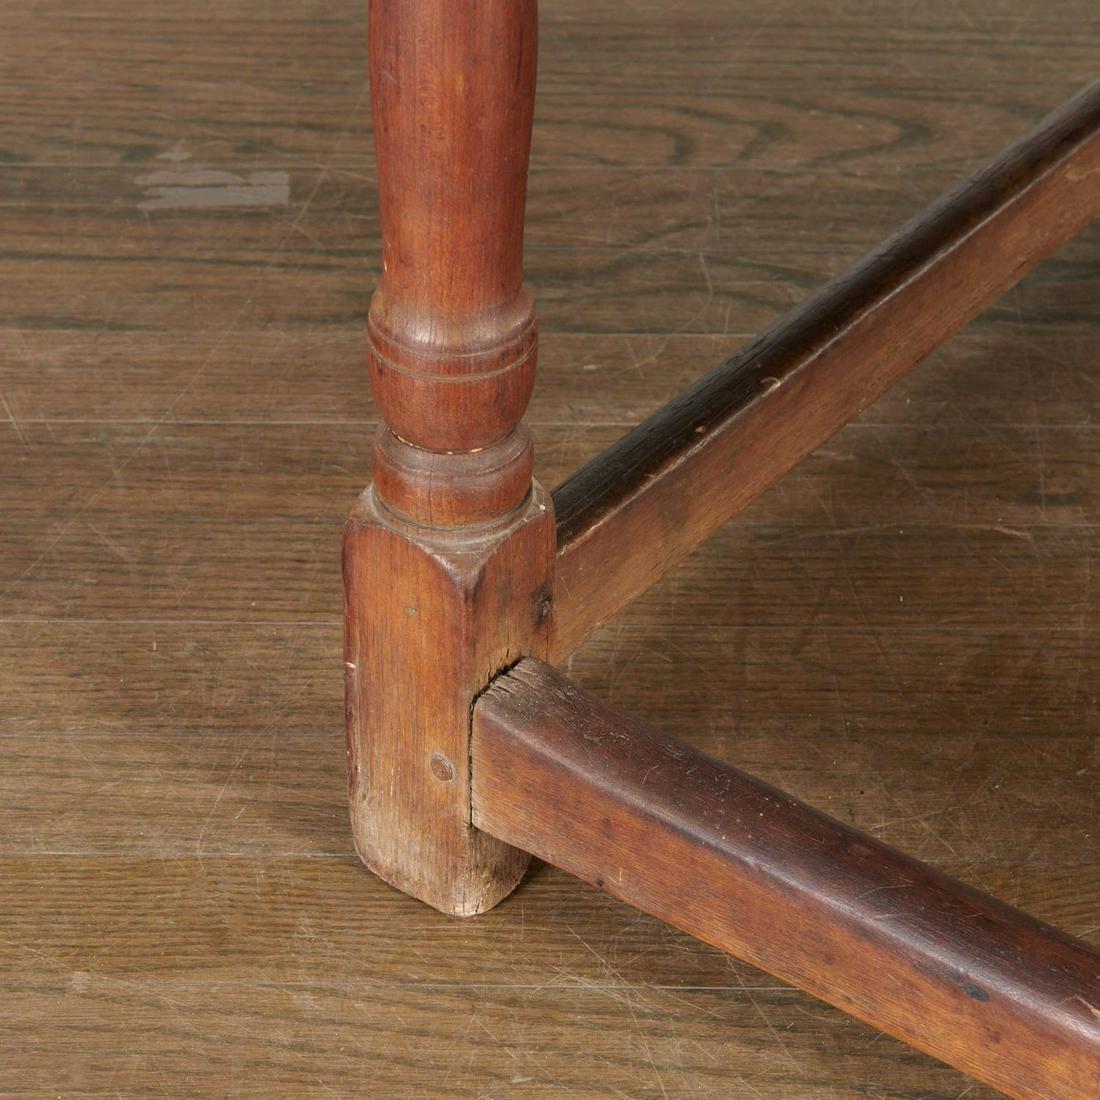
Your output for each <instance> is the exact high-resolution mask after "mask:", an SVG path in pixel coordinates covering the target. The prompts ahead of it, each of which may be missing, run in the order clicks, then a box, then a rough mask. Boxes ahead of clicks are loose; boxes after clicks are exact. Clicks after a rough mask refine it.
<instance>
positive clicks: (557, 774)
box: [470, 659, 1100, 1100]
mask: <svg viewBox="0 0 1100 1100" xmlns="http://www.w3.org/2000/svg"><path fill="white" fill-rule="evenodd" d="M471 744H472V748H471V763H470V774H471V781H472V784H473V815H474V817H473V819H474V823H475V824H476V825H478V826H479V827H480V828H482V829H484V830H486V831H487V832H489V833H490V834H491V835H493V836H496V837H499V838H500V839H501V840H504V841H506V842H507V843H510V844H514V845H515V846H516V847H518V848H522V849H524V850H525V851H530V852H532V853H534V854H536V855H538V856H540V857H541V858H543V859H545V860H547V861H549V862H550V863H553V864H554V865H555V866H558V867H561V868H563V869H565V870H567V871H570V872H572V873H573V874H575V875H579V876H580V877H581V878H583V879H585V880H586V881H588V882H591V883H593V884H594V885H595V886H598V887H599V888H600V889H604V890H607V891H608V892H609V893H611V894H613V895H614V896H615V897H618V898H620V899H621V900H623V901H626V902H629V903H630V904H632V905H635V906H637V907H638V908H640V909H642V910H644V911H645V912H648V913H652V914H654V915H656V916H659V917H661V918H662V919H664V920H667V921H668V922H669V923H670V924H673V925H675V926H676V927H678V928H682V929H684V930H685V931H687V932H690V933H692V934H693V935H696V936H698V937H699V938H700V939H702V940H705V941H707V942H708V943H711V944H714V945H715V946H716V947H720V948H722V949H723V950H726V951H729V952H731V953H732V954H735V955H737V956H739V957H741V958H744V959H747V960H748V961H750V962H752V963H753V964H754V965H756V966H760V967H762V968H763V969H765V970H768V971H769V972H771V973H773V974H778V975H779V976H781V977H783V978H785V979H787V980H788V981H793V982H794V983H795V984H797V985H799V986H801V987H802V988H804V989H807V990H809V991H810V992H812V993H815V994H816V995H817V996H819V997H821V998H822V999H824V1000H826V1001H829V1002H830V1003H831V1004H835V1005H837V1006H838V1007H840V1008H843V1009H844V1010H845V1011H848V1012H851V1013H852V1014H853V1015H855V1016H858V1017H860V1018H861V1019H864V1020H867V1021H868V1022H870V1023H873V1024H875V1025H876V1026H878V1027H880V1028H882V1029H883V1030H884V1031H887V1032H890V1033H891V1034H893V1035H896V1036H898V1037H899V1038H902V1039H905V1040H906V1041H907V1042H909V1043H912V1044H913V1045H914V1046H917V1047H919V1048H920V1049H922V1050H925V1051H927V1052H929V1053H930V1054H934V1055H936V1056H937V1057H939V1058H942V1059H943V1060H944V1061H946V1062H948V1063H950V1064H951V1065H954V1066H957V1067H959V1068H960V1069H964V1070H966V1071H967V1072H969V1073H972V1074H974V1075H975V1076H976V1077H978V1078H980V1079H981V1080H984V1081H987V1082H988V1083H990V1084H992V1085H995V1086H996V1087H998V1088H1000V1089H1002V1090H1003V1091H1004V1092H1006V1093H1007V1094H1008V1095H1010V1096H1015V1097H1019V1098H1020V1100H1030V1098H1033V1097H1036V1098H1039V1097H1041V1098H1045V1100H1063V1098H1070V1097H1075V1098H1081V1100H1084V1098H1085V1097H1089V1096H1093V1095H1095V1093H1096V1090H1097V1089H1098V1088H1100V1015H1098V1009H1097V1005H1098V1004H1100V952H1096V951H1093V950H1092V949H1091V948H1089V947H1088V946H1087V945H1086V944H1084V943H1082V942H1081V941H1079V940H1074V939H1072V938H1071V937H1069V936H1066V935H1065V934H1064V933H1061V932H1059V931H1058V930H1057V929H1055V928H1052V927H1050V926H1045V925H1043V924H1041V923H1040V922H1038V921H1036V920H1035V919H1034V918H1033V917H1030V916H1028V915H1027V914H1025V913H1023V912H1020V911H1019V910H1015V909H1012V908H1010V907H1009V906H1007V905H1005V904H1003V903H1002V902H998V901H996V900H994V899H993V898H990V897H987V896H985V895H982V894H980V893H978V892H977V891H976V890H973V889H972V888H970V887H967V886H964V885H963V884H962V883H960V882H957V881H954V880H952V879H949V878H947V877H946V876H945V875H943V874H942V873H940V872H937V871H935V870H933V868H931V867H929V866H928V865H926V864H921V863H919V862H917V861H916V860H914V859H911V858H909V857H907V856H905V855H903V854H902V853H900V852H898V851H895V850H893V849H890V848H887V847H886V846H885V845H882V844H879V843H877V842H876V841H874V840H873V839H872V838H871V837H870V836H867V835H866V834H861V833H858V832H856V831H855V830H854V829H851V828H849V827H847V826H845V825H842V824H841V823H840V822H838V821H836V820H834V819H832V818H828V817H826V816H825V815H823V814H821V813H819V812H818V811H816V810H814V809H812V808H811V807H809V806H808V805H806V804H805V803H803V802H799V801H798V800H797V799H794V798H792V797H791V796H790V795H789V794H785V793H784V792H782V791H780V790H778V789H777V788H775V787H771V786H769V785H767V784H765V783H761V782H760V781H759V780H756V779H754V778H753V777H752V776H750V775H747V774H746V773H744V772H741V771H738V770H737V769H735V768H733V767H730V766H727V765H723V764H721V763H719V762H718V761H716V760H713V759H711V758H708V757H706V756H703V755H701V754H699V753H694V752H692V751H691V750H689V749H688V748H687V746H685V745H683V744H681V743H679V742H677V741H676V740H675V739H673V738H670V737H667V736H665V735H662V734H661V733H659V732H658V731H656V730H654V729H652V728H650V727H646V726H643V725H642V724H641V723H639V722H637V721H636V720H634V719H631V718H629V717H627V716H626V715H623V714H621V713H620V712H618V711H615V710H614V709H613V708H611V707H609V706H607V705H606V704H605V703H603V702H601V701H600V700H598V699H596V698H595V697H594V696H590V695H587V694H585V693H584V692H583V691H581V690H580V689H578V688H577V687H576V685H575V684H573V683H572V682H571V681H570V680H569V679H568V678H566V677H564V676H562V675H561V674H560V673H558V672H556V671H555V670H554V669H552V668H551V667H550V666H549V665H546V664H543V663H542V662H540V661H537V660H534V659H526V660H523V661H520V662H519V663H518V664H517V665H516V666H515V667H514V668H512V669H511V670H509V671H508V672H507V673H505V674H504V675H502V676H500V677H498V678H497V679H496V680H495V681H494V682H493V683H492V685H490V687H489V688H488V690H487V691H486V692H485V693H484V694H483V695H482V696H481V697H480V698H479V699H478V702H477V705H476V706H475V707H474V715H473V738H472V742H471Z"/></svg>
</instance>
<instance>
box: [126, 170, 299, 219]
mask: <svg viewBox="0 0 1100 1100" xmlns="http://www.w3.org/2000/svg"><path fill="white" fill-rule="evenodd" d="M136 182H137V184H138V185H139V186H141V187H144V188H145V196H146V197H145V199H144V200H143V201H142V202H139V203H138V209H139V210H144V211H152V210H218V209H228V208H230V207H241V206H288V205H289V204H290V176H289V175H288V174H287V173H286V172H279V171H266V172H263V171H261V172H249V173H248V175H246V176H238V175H237V174H236V173H235V172H225V171H221V170H219V169H215V168H198V167H183V166H182V165H179V166H173V167H171V168H158V169H156V170H155V171H153V172H148V173H146V174H145V175H143V176H138V178H137V180H136Z"/></svg>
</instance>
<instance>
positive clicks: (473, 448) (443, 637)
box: [344, 0, 554, 914]
mask: <svg viewBox="0 0 1100 1100" xmlns="http://www.w3.org/2000/svg"><path fill="white" fill-rule="evenodd" d="M370 14H371V19H370V54H371V89H372V95H373V109H374V121H375V137H376V142H377V149H378V174H379V199H380V205H381V218H382V237H383V261H382V266H383V272H382V281H381V284H380V286H379V287H378V290H377V292H376V293H375V296H374V300H373V302H372V303H371V311H370V324H369V329H370V363H371V381H372V385H373V388H374V393H375V397H376V399H377V401H378V405H379V408H380V409H381V411H382V413H383V415H384V417H385V419H386V423H387V424H388V428H387V427H384V428H383V429H382V431H381V433H380V435H379V437H378V439H377V441H376V444H375V452H374V483H373V485H372V487H371V488H370V489H368V490H367V492H365V493H364V494H363V496H362V498H361V499H360V501H359V504H358V505H357V506H356V508H355V509H354V510H353V512H352V514H351V517H350V518H349V521H348V525H347V530H346V534H345V540H344V583H345V601H346V625H345V646H346V657H345V664H346V671H347V689H346V698H347V722H348V777H349V797H350V804H351V817H352V828H353V832H354V835H355V841H356V847H357V848H358V851H359V853H360V855H361V856H362V858H363V860H364V861H365V862H366V863H367V864H368V865H369V866H370V867H371V868H372V869H373V870H374V871H375V872H376V873H378V874H379V875H381V876H382V878H384V879H386V880H387V881H388V882H391V883H393V884H394V885H395V886H398V887H400V888H401V889H402V890H405V891H406V892H408V893H410V894H413V895H415V896H416V897H419V898H421V899H423V900H424V901H427V902H429V903H430V904H432V905H434V906H436V907H437V908H439V909H442V910H444V911H445V912H449V913H457V914H470V913H477V912H480V911H482V910H483V909H486V908H488V907H489V906H491V905H493V904H494V903H495V902H496V901H497V900H499V898H500V897H501V896H503V895H504V894H506V893H507V892H508V891H509V890H511V889H512V887H513V886H514V885H515V883H516V882H517V881H518V879H519V876H520V875H521V874H522V872H523V868H524V866H525V865H526V862H527V856H526V855H525V854H524V853H522V852H518V851H516V850H514V849H511V848H509V847H507V846H506V845H504V844H501V843H500V842H499V841H496V840H494V839H493V838H491V837H487V836H484V835H483V834H480V833H478V831H477V830H476V829H474V828H473V827H472V826H471V825H470V810H469V779H468V760H469V717H470V706H471V703H472V700H473V698H474V697H475V696H476V694H477V693H478V692H479V691H480V690H481V689H482V688H483V687H484V686H485V685H486V684H487V683H488V682H489V680H490V679H491V678H492V676H493V675H494V674H495V673H497V672H499V671H500V669H502V668H504V667H506V666H507V665H509V664H511V663H512V662H514V661H515V660H516V659H517V658H519V657H520V656H522V655H523V654H528V653H533V654H545V653H546V652H547V647H548V634H549V609H550V585H549V578H550V570H551V566H552V562H553V554H554V521H553V513H552V510H551V508H550V505H549V500H548V498H547V496H546V494H545V493H543V491H542V490H541V489H540V488H539V487H538V486H536V485H533V483H532V481H531V442H530V438H529V436H528V433H527V431H526V429H524V428H523V426H522V425H521V424H520V417H521V416H522V415H523V411H524V408H525V407H526V405H527V400H528V397H529V396H530V392H531V386H532V383H533V380H534V371H535V350H536V324H535V315H534V310H533V306H532V302H531V297H530V294H529V293H528V292H527V290H526V288H525V286H524V283H523V272H522V243H523V211H524V188H525V183H526V174H527V159H528V148H529V145H530V138H531V114H532V105H533V98H534V82H535V45H536V12H535V3H534V0H479V2H478V3H466V2H463V3H452V2H451V0H373V2H372V4H371V13H370Z"/></svg>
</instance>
